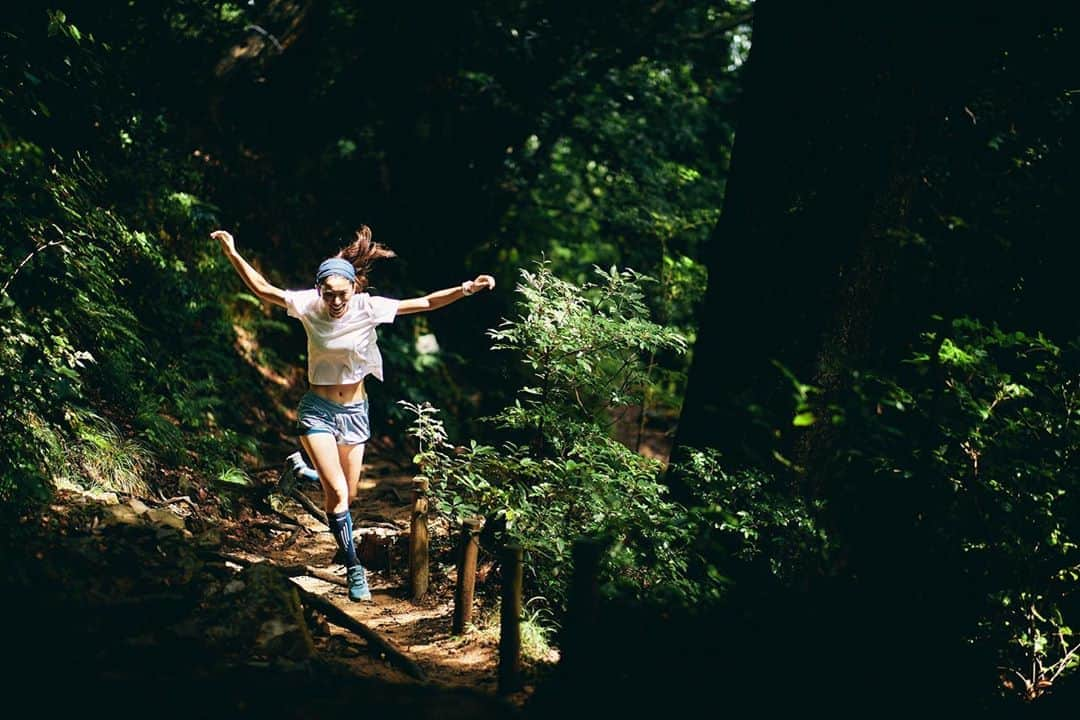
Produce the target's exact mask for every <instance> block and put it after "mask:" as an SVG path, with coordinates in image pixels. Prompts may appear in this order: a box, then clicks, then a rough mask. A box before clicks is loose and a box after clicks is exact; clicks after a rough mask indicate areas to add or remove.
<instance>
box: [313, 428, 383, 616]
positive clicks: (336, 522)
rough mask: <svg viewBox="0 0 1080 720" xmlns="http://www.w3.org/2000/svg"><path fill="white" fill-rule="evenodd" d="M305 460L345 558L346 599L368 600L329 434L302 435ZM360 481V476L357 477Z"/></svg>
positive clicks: (346, 492)
mask: <svg viewBox="0 0 1080 720" xmlns="http://www.w3.org/2000/svg"><path fill="white" fill-rule="evenodd" d="M300 442H301V443H303V445H304V449H305V450H306V451H307V454H308V457H310V458H311V461H312V462H313V463H315V469H316V470H317V471H318V473H319V482H321V483H322V488H323V496H324V498H325V503H324V507H325V508H326V521H327V523H328V524H329V525H330V532H331V533H333V535H334V540H335V541H336V542H337V544H338V547H339V548H341V551H342V553H344V555H345V567H346V568H347V575H348V584H349V599H350V600H370V599H371V591H370V590H369V589H368V584H367V575H366V573H365V572H364V568H363V566H362V565H361V564H360V561H359V560H358V559H357V557H356V544H355V543H354V542H353V536H352V517H351V516H350V515H349V483H348V481H347V480H346V476H345V472H344V470H343V469H342V461H341V456H340V455H339V454H338V445H337V442H336V441H335V439H334V436H333V435H331V434H330V433H313V434H309V435H301V436H300ZM357 477H358V478H359V476H357Z"/></svg>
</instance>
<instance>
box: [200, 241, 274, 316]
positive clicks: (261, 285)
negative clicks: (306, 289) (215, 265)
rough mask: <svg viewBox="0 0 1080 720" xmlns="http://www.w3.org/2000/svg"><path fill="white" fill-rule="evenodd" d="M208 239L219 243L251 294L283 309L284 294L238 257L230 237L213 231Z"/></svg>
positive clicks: (234, 244)
mask: <svg viewBox="0 0 1080 720" xmlns="http://www.w3.org/2000/svg"><path fill="white" fill-rule="evenodd" d="M210 237H212V238H214V239H215V240H217V241H218V242H219V243H221V249H222V250H224V251H225V257H227V258H229V262H230V263H232V266H233V267H234V268H236V272H238V273H240V277H241V278H242V279H243V281H244V284H245V285H247V286H248V287H249V288H251V292H253V293H255V294H256V295H257V296H258V297H259V298H261V299H262V300H265V301H266V302H268V303H271V304H272V305H277V306H279V307H285V292H284V291H283V290H282V289H281V288H277V287H274V286H273V285H271V284H270V283H269V282H267V280H266V278H264V277H263V276H262V275H261V274H260V273H259V271H258V270H256V269H255V268H253V267H251V265H249V264H248V261H247V260H245V259H244V258H242V257H240V253H238V252H236V243H235V242H234V241H233V236H232V235H230V234H229V233H228V232H226V231H224V230H215V231H214V232H212V233H210Z"/></svg>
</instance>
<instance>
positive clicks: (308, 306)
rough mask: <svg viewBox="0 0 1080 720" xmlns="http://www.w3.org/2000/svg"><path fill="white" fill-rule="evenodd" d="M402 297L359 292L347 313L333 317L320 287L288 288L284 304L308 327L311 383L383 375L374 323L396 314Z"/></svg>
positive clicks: (386, 320) (335, 383)
mask: <svg viewBox="0 0 1080 720" xmlns="http://www.w3.org/2000/svg"><path fill="white" fill-rule="evenodd" d="M400 302H401V301H400V300H394V299H392V298H386V297H379V296H372V295H368V294H367V293H356V294H355V295H353V296H352V298H351V299H350V300H349V307H348V308H347V309H346V310H345V314H344V315H343V316H342V317H340V318H338V319H337V320H334V319H332V318H331V317H330V315H329V314H328V313H327V310H326V304H325V303H323V301H322V298H321V297H320V296H319V291H318V290H315V289H311V290H286V291H285V307H286V309H287V310H288V312H289V315H290V316H291V317H294V318H298V319H299V320H300V322H301V323H303V324H304V330H306V331H307V338H308V343H307V351H308V382H310V383H311V384H312V385H345V384H348V383H354V382H359V381H360V380H363V379H364V377H365V376H366V375H374V376H375V377H376V378H378V379H379V380H382V379H383V371H382V367H383V365H382V355H381V354H380V353H379V346H378V344H377V342H376V336H375V326H376V325H379V324H380V323H388V322H392V321H393V320H394V316H395V315H397V309H398V304H399V303H400Z"/></svg>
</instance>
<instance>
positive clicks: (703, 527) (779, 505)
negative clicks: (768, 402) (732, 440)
mask: <svg viewBox="0 0 1080 720" xmlns="http://www.w3.org/2000/svg"><path fill="white" fill-rule="evenodd" d="M669 472H671V473H673V474H674V475H676V476H678V477H680V478H681V479H682V480H683V481H684V482H685V483H686V485H687V487H689V488H690V489H691V490H692V491H693V492H694V495H695V497H696V498H698V500H697V502H695V504H694V505H693V506H692V507H690V508H689V509H688V515H689V518H688V520H687V521H686V522H687V523H688V524H689V525H690V526H692V527H694V528H696V531H697V534H696V544H697V545H698V546H699V547H700V548H701V554H702V557H703V558H705V559H706V560H707V565H706V566H705V568H704V572H705V573H706V574H708V575H710V576H711V577H713V578H715V579H717V580H721V581H722V579H723V578H724V577H726V576H727V574H728V573H730V572H731V570H732V569H733V567H730V568H729V567H727V566H725V565H724V563H726V562H730V561H737V562H739V563H741V564H762V565H764V566H766V567H767V568H768V572H770V573H772V575H774V576H775V577H776V578H778V579H780V580H781V581H783V582H788V583H792V582H796V581H798V580H799V579H800V578H802V577H805V574H806V573H807V571H808V570H811V569H813V568H814V567H815V565H816V564H817V562H818V561H819V560H820V558H821V557H822V556H823V555H824V553H825V552H826V550H827V548H828V542H827V537H826V534H825V532H824V530H823V529H822V528H821V527H819V524H818V522H817V520H816V516H817V514H818V512H819V511H820V507H821V503H820V501H818V502H807V501H806V500H805V499H804V498H803V497H802V496H801V495H800V494H799V493H796V492H792V488H791V487H790V485H788V484H786V483H785V482H783V481H782V480H781V479H780V478H778V477H777V476H775V475H772V474H768V473H765V472H764V471H761V470H758V469H744V470H740V471H736V472H731V471H730V470H728V469H726V468H725V463H724V461H723V459H722V458H721V457H720V455H719V453H717V452H716V451H715V450H708V449H706V450H692V451H690V452H689V453H688V454H687V459H686V460H685V462H683V463H682V464H680V465H678V466H673V467H672V468H671V470H670V471H669Z"/></svg>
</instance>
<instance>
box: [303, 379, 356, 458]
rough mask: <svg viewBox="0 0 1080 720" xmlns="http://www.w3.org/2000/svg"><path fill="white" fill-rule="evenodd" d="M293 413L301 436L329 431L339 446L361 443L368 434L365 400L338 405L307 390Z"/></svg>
mask: <svg viewBox="0 0 1080 720" xmlns="http://www.w3.org/2000/svg"><path fill="white" fill-rule="evenodd" d="M296 415H297V419H296V426H297V430H299V432H300V434H301V435H312V434H314V433H330V434H331V435H333V436H334V440H336V441H337V444H338V445H360V444H362V443H365V442H367V441H368V439H369V438H370V437H371V422H370V421H369V420H368V401H367V400H360V401H357V402H353V403H349V404H348V405H341V404H339V403H336V402H333V401H331V400H327V399H326V398H323V397H320V396H318V395H316V394H315V393H310V392H309V393H306V394H305V395H304V397H302V398H300V405H299V407H297V412H296Z"/></svg>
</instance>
